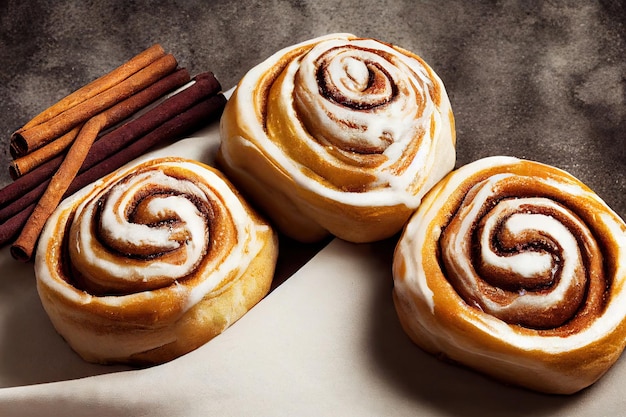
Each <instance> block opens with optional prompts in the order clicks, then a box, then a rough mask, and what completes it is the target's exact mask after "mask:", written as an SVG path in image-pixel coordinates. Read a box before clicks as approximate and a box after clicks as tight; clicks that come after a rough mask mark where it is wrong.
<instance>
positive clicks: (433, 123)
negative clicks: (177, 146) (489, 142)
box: [218, 34, 455, 242]
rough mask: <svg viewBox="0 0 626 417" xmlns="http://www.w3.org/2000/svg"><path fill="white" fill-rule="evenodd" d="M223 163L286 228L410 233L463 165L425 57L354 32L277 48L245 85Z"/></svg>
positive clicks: (225, 118) (309, 232) (230, 114)
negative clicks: (440, 184)
mask: <svg viewBox="0 0 626 417" xmlns="http://www.w3.org/2000/svg"><path fill="white" fill-rule="evenodd" d="M221 138H222V143H221V146H220V149H219V153H218V162H220V163H221V168H222V169H223V170H224V171H225V172H227V173H228V175H229V178H231V179H232V180H233V182H235V183H236V184H237V185H238V187H239V188H240V189H241V190H242V191H244V192H245V193H247V194H248V195H250V196H251V198H252V199H253V200H254V201H255V202H256V203H257V204H258V205H259V206H260V207H261V208H262V209H263V210H264V211H265V212H266V213H267V215H268V217H270V218H271V219H272V220H273V221H274V222H275V224H276V225H277V226H278V227H279V228H280V229H281V230H282V231H283V232H284V233H285V234H287V235H289V236H291V237H293V238H295V239H297V240H301V241H315V240H319V239H321V238H323V237H324V236H326V235H327V234H329V233H330V234H333V235H335V236H338V237H340V238H342V239H345V240H348V241H353V242H367V241H374V240H379V239H383V238H386V237H389V236H392V235H394V234H395V233H397V232H399V231H400V230H401V228H402V226H403V225H404V223H405V222H406V220H407V219H408V217H409V216H410V214H411V213H412V212H413V211H414V210H415V208H416V207H417V206H418V205H419V203H420V200H421V198H422V196H423V195H424V194H425V193H426V191H428V189H430V188H431V187H432V186H433V185H434V184H435V183H436V182H437V181H438V180H440V179H441V178H442V177H443V176H444V175H445V174H446V173H448V172H449V171H450V170H451V169H452V168H453V167H454V163H455V130H454V118H453V114H452V110H451V107H450V102H449V99H448V96H447V94H446V90H445V87H444V85H443V83H442V81H441V79H440V78H439V77H438V76H437V74H436V73H435V72H434V71H433V70H432V69H431V68H430V67H429V66H428V65H427V64H426V63H425V62H424V61H423V60H422V59H421V58H420V57H418V56H417V55H415V54H414V53H412V52H409V51H407V50H405V49H402V48H400V47H397V46H394V45H390V44H387V43H383V42H380V41H377V40H374V39H364V38H358V37H356V36H354V35H349V34H333V35H328V36H324V37H320V38H315V39H312V40H309V41H307V42H303V43H300V44H297V45H294V46H290V47H288V48H285V49H283V50H280V51H278V52H277V53H275V54H274V55H272V56H271V57H269V58H268V59H267V60H265V61H264V62H262V63H261V64H259V65H258V66H256V67H255V68H253V69H251V70H250V71H249V72H248V73H247V74H246V75H245V76H244V77H243V79H242V80H241V81H240V83H239V84H238V86H237V88H236V90H235V92H234V94H233V96H232V97H231V99H230V100H229V102H228V104H227V105H226V109H225V111H224V113H223V115H222V119H221Z"/></svg>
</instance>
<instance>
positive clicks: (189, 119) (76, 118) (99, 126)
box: [0, 44, 226, 262]
mask: <svg viewBox="0 0 626 417" xmlns="http://www.w3.org/2000/svg"><path fill="white" fill-rule="evenodd" d="M225 104H226V98H225V97H224V95H223V94H221V86H220V84H219V82H218V81H217V79H216V78H215V76H214V75H213V74H212V73H210V72H206V73H201V74H198V75H196V76H195V77H193V78H191V77H190V75H189V72H188V71H187V70H186V69H184V68H179V67H178V62H177V60H176V59H175V58H174V57H173V56H172V55H171V54H166V53H165V51H164V50H163V48H162V47H161V46H160V45H158V44H157V45H154V46H152V47H150V48H148V49H146V50H145V51H143V52H141V53H140V54H138V55H136V56H135V57H133V58H132V59H130V60H129V61H127V62H125V63H124V64H122V65H121V66H119V67H117V68H116V69H114V70H113V71H111V72H110V73H108V74H106V75H104V76H102V77H100V78H98V79H96V80H95V81H92V82H91V83H89V84H87V85H85V86H84V87H82V88H80V89H79V90H76V91H75V92H73V93H71V94H70V95H68V96H66V97H65V98H63V99H62V100H60V101H59V102H57V103H56V104H54V105H52V106H51V107H49V108H47V109H46V110H45V111H43V112H42V113H40V114H39V115H37V116H35V117H34V118H33V119H32V120H30V121H29V122H28V123H26V124H25V125H24V126H23V127H22V128H20V129H19V130H17V131H16V132H15V133H14V134H13V135H12V136H11V145H10V146H11V155H12V156H13V161H12V162H11V165H10V167H9V172H10V174H11V177H12V178H13V180H14V181H13V182H12V183H11V184H9V185H7V186H6V187H4V188H3V189H0V245H4V244H7V243H9V242H11V241H13V243H12V246H11V254H12V255H13V257H14V258H15V259H17V260H20V261H25V262H26V261H29V260H31V259H32V257H33V254H34V250H35V245H36V243H37V240H38V238H39V235H40V233H41V231H42V229H43V227H44V224H45V222H46V220H47V219H48V217H49V216H50V215H51V214H52V212H53V211H54V210H55V209H56V207H57V206H58V204H59V203H60V202H61V200H62V199H63V198H64V197H67V196H69V195H71V194H72V193H74V192H76V191H78V190H79V189H80V188H82V187H84V186H86V185H87V184H89V183H91V182H93V181H95V180H97V179H98V178H100V177H102V176H104V175H107V174H109V173H111V172H113V171H114V170H116V169H118V168H119V167H121V166H122V165H124V164H126V163H128V162H130V161H131V160H133V159H135V158H137V157H139V156H141V155H142V154H144V153H145V152H146V151H148V150H149V149H151V148H152V147H154V146H155V145H158V144H160V143H166V142H169V141H172V140H175V139H178V138H181V137H183V136H184V135H187V134H189V133H191V132H193V131H194V130H197V129H198V128H200V127H202V126H204V125H206V124H208V123H209V122H211V121H214V120H216V119H217V118H219V116H220V115H221V113H222V110H223V108H224V105H225Z"/></svg>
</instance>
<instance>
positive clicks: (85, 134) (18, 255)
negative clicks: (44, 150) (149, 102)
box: [11, 113, 107, 262]
mask: <svg viewBox="0 0 626 417" xmlns="http://www.w3.org/2000/svg"><path fill="white" fill-rule="evenodd" d="M106 124H107V115H106V114H105V113H101V114H98V115H97V116H94V117H92V118H91V119H89V120H88V121H87V122H86V123H85V125H84V126H83V128H82V129H81V130H80V132H79V133H78V136H77V137H76V140H75V141H74V143H73V144H72V146H71V147H70V149H69V152H68V153H67V155H66V156H65V158H64V159H63V162H62V163H61V166H60V167H59V170H58V171H57V172H56V174H54V176H53V177H52V179H51V180H50V183H49V184H48V187H46V190H45V191H44V193H43V195H42V196H41V199H40V200H39V201H38V202H37V205H36V206H35V209H34V210H33V212H32V214H31V215H30V217H29V218H28V220H27V221H26V224H25V225H24V228H23V229H22V231H21V232H20V235H19V236H18V238H17V240H16V241H15V243H13V245H12V246H11V255H13V257H14V258H15V259H17V260H19V261H24V262H27V261H29V260H30V259H31V258H32V255H33V252H34V250H35V245H36V243H37V240H38V239H39V235H40V234H41V231H42V230H43V226H44V224H45V223H46V220H48V217H50V215H51V214H52V212H53V211H54V209H56V207H57V206H58V205H59V203H60V202H61V200H62V198H63V195H64V194H65V192H66V191H67V189H68V187H69V186H70V184H71V183H72V180H73V179H74V178H75V177H76V174H78V170H79V169H80V166H81V165H82V164H83V161H84V160H85V158H86V157H87V153H88V152H89V149H90V148H91V145H92V144H93V142H94V141H95V140H96V137H97V136H98V132H100V130H101V129H102V128H103V126H105V125H106Z"/></svg>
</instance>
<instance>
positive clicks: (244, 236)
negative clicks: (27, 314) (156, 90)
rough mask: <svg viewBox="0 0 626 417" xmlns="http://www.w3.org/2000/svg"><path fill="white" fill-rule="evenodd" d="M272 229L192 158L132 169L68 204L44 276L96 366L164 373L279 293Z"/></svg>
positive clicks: (42, 286)
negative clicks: (151, 367) (156, 367)
mask: <svg viewBox="0 0 626 417" xmlns="http://www.w3.org/2000/svg"><path fill="white" fill-rule="evenodd" d="M277 250H278V249H277V237H276V234H275V233H274V231H273V229H272V228H270V226H269V225H268V224H267V223H266V222H265V221H264V220H263V219H262V218H260V217H259V216H258V214H256V213H255V212H254V211H253V210H252V209H251V208H250V207H249V206H248V205H247V203H246V202H245V201H244V200H243V199H242V198H241V197H240V196H239V194H238V193H237V192H236V191H235V190H234V188H233V187H232V186H231V185H230V183H229V182H228V181H227V180H226V179H225V178H224V177H223V176H222V175H221V173H220V172H218V171H217V170H215V169H213V168H211V167H209V166H206V165H203V164H201V163H199V162H195V161H192V160H188V159H182V158H159V159H151V160H147V161H144V162H141V163H138V164H136V165H133V166H130V167H127V168H124V169H121V170H119V171H117V172H114V173H113V174H111V175H109V176H107V177H105V178H104V179H102V180H100V181H98V182H96V183H94V184H92V185H91V186H89V187H87V188H85V189H83V190H82V191H80V192H79V193H77V194H74V195H73V196H72V197H70V198H68V199H66V200H65V201H64V202H63V203H62V204H61V205H60V206H59V208H58V209H57V210H56V211H55V213H54V214H53V215H52V216H51V217H50V220H49V221H48V222H47V224H46V227H45V229H44V231H43V233H42V235H41V238H40V242H39V246H38V250H37V254H36V260H35V272H36V277H37V288H38V291H39V295H40V297H41V301H42V303H43V306H44V308H45V310H46V312H47V313H48V315H49V317H50V319H51V321H52V323H53V325H54V327H55V328H56V330H57V331H58V332H59V333H60V334H61V335H62V336H63V337H64V338H65V339H66V340H67V342H68V343H69V345H70V346H71V347H72V348H73V349H74V350H75V351H76V352H78V353H79V354H80V355H81V356H82V357H83V358H84V359H85V360H87V361H89V362H97V363H130V364H155V363H161V362H165V361H169V360H171V359H174V358H176V357H178V356H180V355H182V354H185V353H187V352H190V351H191V350H193V349H195V348H197V347H199V346H200V345H202V344H204V343H205V342H207V341H208V340H210V339H211V338H213V337H214V336H216V335H218V334H219V333H221V332H222V331H224V330H225V329H226V328H227V327H228V326H229V325H231V324H232V323H233V322H234V321H236V320H237V319H239V318H240V317H241V316H242V315H243V314H245V313H246V312H247V311H248V310H249V309H250V308H251V307H252V306H253V305H255V304H256V303H257V302H258V301H259V300H260V299H261V298H262V297H263V296H265V295H266V294H267V292H268V291H269V288H270V284H271V280H272V277H273V273H274V267H275V262H276V257H277Z"/></svg>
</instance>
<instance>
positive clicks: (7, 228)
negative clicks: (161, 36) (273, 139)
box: [0, 93, 226, 245]
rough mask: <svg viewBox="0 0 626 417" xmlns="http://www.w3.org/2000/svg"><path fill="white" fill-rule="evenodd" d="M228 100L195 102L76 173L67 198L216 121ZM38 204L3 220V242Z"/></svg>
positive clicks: (217, 98) (0, 226) (215, 98)
mask: <svg viewBox="0 0 626 417" xmlns="http://www.w3.org/2000/svg"><path fill="white" fill-rule="evenodd" d="M179 94H180V93H179ZM225 104H226V98H225V97H224V95H222V94H218V95H215V96H211V97H209V98H207V99H205V100H203V101H201V102H199V103H197V104H195V105H194V106H193V107H191V108H189V109H188V110H186V111H184V112H182V113H180V114H178V115H177V116H175V117H173V118H171V119H170V120H168V121H166V122H165V123H163V124H162V125H160V126H159V127H157V128H155V129H154V130H152V131H151V132H149V133H148V134H146V135H145V136H143V137H142V138H140V139H138V140H137V141H135V142H133V143H132V144H131V145H129V146H128V147H126V148H124V149H121V150H119V151H118V152H117V153H115V154H114V155H112V156H110V157H108V158H106V159H104V160H102V161H101V162H99V163H98V164H96V165H95V166H93V167H92V168H90V169H88V170H86V171H84V172H82V173H81V174H79V175H78V176H76V178H74V181H72V183H71V185H70V186H69V188H68V189H67V191H66V193H65V195H64V198H65V197H67V196H69V195H71V194H73V193H74V192H76V191H78V190H79V189H81V188H82V187H84V186H86V185H88V184H90V183H91V182H93V181H95V180H97V179H99V178H101V177H102V176H104V175H106V174H108V173H110V172H113V171H114V170H115V169H118V168H120V167H121V166H123V165H124V164H126V163H128V162H130V161H132V160H133V159H135V158H137V157H139V156H141V155H142V154H144V153H145V152H146V151H148V150H149V149H150V148H152V147H154V146H156V145H158V144H162V143H165V142H167V141H171V140H175V139H178V138H180V137H182V136H184V135H186V134H189V133H191V132H193V131H194V130H197V129H199V128H200V127H202V126H204V125H206V124H208V123H210V122H213V121H215V120H216V119H218V118H219V116H220V115H221V114H222V111H223V109H224V106H225ZM44 188H45V187H44ZM20 200H22V199H20ZM20 200H18V201H20ZM34 208H35V203H34V202H33V203H31V204H29V205H26V206H25V207H23V208H22V209H21V211H18V212H17V213H16V214H15V215H14V216H12V217H10V218H8V219H5V220H4V221H3V223H2V224H0V245H4V244H6V243H8V242H9V241H10V240H12V239H13V238H14V237H15V236H16V235H17V233H18V232H19V231H20V230H21V229H22V227H23V226H24V224H25V223H26V221H27V219H28V217H29V216H30V215H31V213H33V211H34Z"/></svg>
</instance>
